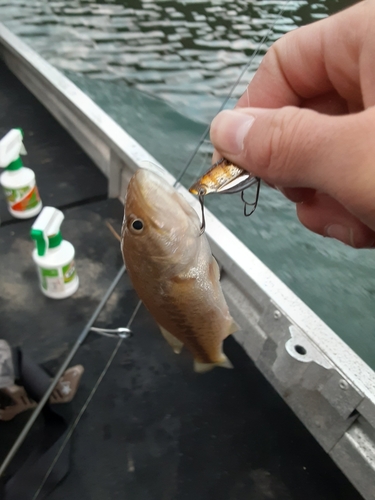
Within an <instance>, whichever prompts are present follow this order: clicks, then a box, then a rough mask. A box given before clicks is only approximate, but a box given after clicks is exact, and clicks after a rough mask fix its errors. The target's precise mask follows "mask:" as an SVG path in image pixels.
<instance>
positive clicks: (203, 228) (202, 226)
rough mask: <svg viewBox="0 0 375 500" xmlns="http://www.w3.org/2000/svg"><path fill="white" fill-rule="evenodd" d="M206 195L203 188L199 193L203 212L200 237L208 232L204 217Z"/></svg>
mask: <svg viewBox="0 0 375 500" xmlns="http://www.w3.org/2000/svg"><path fill="white" fill-rule="evenodd" d="M204 195H205V190H204V189H203V188H201V189H200V190H199V193H198V199H199V203H200V205H201V210H202V225H201V229H200V233H199V236H201V235H202V234H203V233H204V232H205V230H206V219H205V217H204Z"/></svg>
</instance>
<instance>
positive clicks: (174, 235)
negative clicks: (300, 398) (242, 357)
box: [122, 169, 238, 372]
mask: <svg viewBox="0 0 375 500" xmlns="http://www.w3.org/2000/svg"><path fill="white" fill-rule="evenodd" d="M122 253H123V257H124V261H125V265H126V268H127V271H128V273H129V276H130V279H131V281H132V284H133V286H134V289H135V291H136V292H137V294H138V296H139V298H140V299H141V300H142V302H143V303H144V305H145V306H146V308H147V309H148V310H149V311H150V313H151V315H152V316H153V317H154V319H155V320H156V321H157V323H158V325H159V327H160V329H161V332H162V334H163V336H164V337H165V338H166V340H167V341H168V342H169V343H170V344H171V345H172V347H173V349H174V351H175V352H180V351H181V349H182V346H183V344H185V346H186V347H187V349H188V350H189V351H190V352H191V353H192V354H193V356H194V369H195V371H197V372H204V371H207V370H209V369H211V368H213V367H214V366H224V367H231V365H230V362H229V360H228V359H227V357H226V356H225V354H224V353H223V350H222V342H223V340H224V339H225V338H226V337H227V336H228V335H230V334H231V333H233V332H234V331H236V330H237V329H238V327H237V325H236V324H235V322H234V321H233V318H232V317H231V315H230V312H229V309H228V305H227V303H226V301H225V298H224V295H223V292H222V290H221V286H220V281H219V280H220V273H219V266H218V264H217V262H216V260H215V258H214V257H213V255H212V253H211V249H210V246H209V244H208V240H207V237H206V235H205V234H202V235H201V234H200V221H199V218H198V215H197V214H196V212H195V210H194V209H193V208H192V207H191V206H190V205H189V204H188V203H187V201H186V200H185V199H184V198H183V197H182V196H181V195H180V194H179V193H178V192H177V191H176V190H175V189H174V188H173V187H172V186H170V185H169V184H168V183H167V182H166V181H165V180H164V179H163V178H162V177H160V176H159V175H157V174H156V173H154V172H151V171H150V170H146V169H140V170H138V171H137V172H136V173H135V174H134V176H133V177H132V179H131V180H130V183H129V186H128V191H127V197H126V205H125V217H124V223H123V229H122Z"/></svg>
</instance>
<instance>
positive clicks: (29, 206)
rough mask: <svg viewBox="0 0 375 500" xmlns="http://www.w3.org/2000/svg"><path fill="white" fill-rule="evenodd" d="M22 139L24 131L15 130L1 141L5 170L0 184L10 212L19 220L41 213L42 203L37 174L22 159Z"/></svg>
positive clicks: (0, 151) (0, 150)
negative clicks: (37, 184)
mask: <svg viewBox="0 0 375 500" xmlns="http://www.w3.org/2000/svg"><path fill="white" fill-rule="evenodd" d="M22 139H23V133H22V130H21V129H19V128H14V129H12V130H11V131H10V132H8V133H7V134H6V135H5V136H4V137H3V138H2V139H1V141H0V167H2V168H5V172H4V173H3V174H1V176H0V184H1V185H2V186H3V189H4V192H5V197H6V199H7V203H8V209H9V212H10V213H11V214H12V215H13V216H14V217H17V218H18V219H28V218H29V217H34V216H35V215H37V214H38V213H39V212H40V210H41V208H42V202H41V201H40V196H39V192H38V188H37V186H36V183H35V174H34V172H33V171H32V170H31V169H30V168H27V167H24V166H23V164H22V160H21V158H20V155H21V154H26V149H25V147H24V145H23V143H22Z"/></svg>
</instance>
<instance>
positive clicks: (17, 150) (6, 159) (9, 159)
mask: <svg viewBox="0 0 375 500" xmlns="http://www.w3.org/2000/svg"><path fill="white" fill-rule="evenodd" d="M22 139H23V131H22V129H20V128H13V129H12V130H10V132H8V133H7V134H6V135H5V136H4V137H3V138H2V139H1V141H0V167H2V168H6V169H7V170H18V169H19V168H22V167H23V164H22V160H21V158H20V155H21V154H23V155H25V154H26V149H25V146H24V145H23V142H22Z"/></svg>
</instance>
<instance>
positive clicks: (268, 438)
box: [0, 63, 361, 500]
mask: <svg viewBox="0 0 375 500" xmlns="http://www.w3.org/2000/svg"><path fill="white" fill-rule="evenodd" d="M0 73H1V79H0V134H1V136H2V135H4V133H5V132H6V131H7V130H8V129H9V128H11V127H16V126H18V127H23V128H24V129H25V143H26V147H27V149H28V151H29V157H28V158H27V164H28V165H30V166H32V167H33V168H34V170H35V172H36V174H37V181H38V184H39V188H40V192H41V196H42V199H43V201H44V204H53V205H54V206H58V207H62V208H64V213H65V217H66V219H65V221H64V223H63V227H62V230H63V235H64V237H65V238H66V239H67V240H69V241H71V242H72V243H73V244H74V246H75V248H76V264H77V270H78V274H79V278H80V288H79V290H78V291H77V293H76V294H75V295H74V296H73V297H71V298H69V299H66V300H62V301H54V300H51V299H47V298H46V297H44V296H43V295H42V294H41V293H40V292H39V288H38V282H37V276H36V272H35V268H34V265H33V263H32V260H31V251H32V248H33V244H32V242H31V241H30V239H29V230H30V226H31V223H32V221H30V220H27V221H18V220H14V219H11V218H10V217H8V216H6V215H5V208H4V200H3V199H1V201H0V204H1V218H2V221H3V222H4V221H5V223H4V224H3V225H2V227H0V252H1V258H0V273H1V284H0V317H1V338H5V339H6V340H8V341H9V343H10V344H11V345H13V346H17V345H19V346H21V347H22V349H24V351H25V352H27V353H28V354H29V355H30V356H32V357H33V359H35V361H37V362H38V363H40V364H42V365H43V366H44V367H45V368H46V369H47V370H49V371H50V373H51V375H52V374H53V373H54V372H55V371H56V370H57V368H58V366H59V363H61V361H62V360H63V359H64V357H65V356H66V355H67V353H68V352H69V349H70V348H71V347H72V345H73V343H74V341H75V340H76V338H77V337H78V335H79V334H80V332H81V330H82V328H83V327H84V325H85V323H86V322H87V321H88V319H89V317H90V316H91V314H92V313H93V311H94V309H95V307H96V306H97V305H98V303H99V301H100V299H101V297H102V296H103V295H104V293H105V291H106V289H107V288H108V286H109V284H110V283H111V281H112V280H113V278H114V277H115V275H116V274H117V272H118V270H119V269H120V267H121V265H122V259H121V255H120V251H119V243H118V241H117V240H116V238H115V237H114V236H113V234H112V233H111V232H110V230H109V228H108V225H107V224H108V222H109V223H110V224H112V226H113V227H114V228H115V230H116V231H119V230H120V224H121V220H122V212H123V209H122V205H121V203H120V202H119V201H117V200H107V199H105V196H106V180H105V178H104V177H103V175H102V174H101V173H100V172H99V171H98V170H97V169H96V168H95V167H94V165H93V164H92V162H91V161H90V160H89V159H88V158H87V157H86V156H85V154H84V153H83V152H82V150H81V149H80V148H79V147H78V146H77V145H76V144H75V143H74V141H72V140H71V138H70V137H69V135H68V134H67V133H66V132H65V131H64V130H63V129H62V128H61V127H60V125H59V124H58V123H57V122H56V121H55V120H54V119H53V118H52V117H51V116H50V115H49V113H48V112H47V111H46V110H45V109H44V108H43V106H42V105H41V104H40V103H39V102H38V101H37V100H36V99H35V98H34V97H33V96H32V95H31V94H30V93H29V92H28V91H27V89H26V88H25V87H23V85H22V84H20V83H19V82H18V81H17V79H16V78H15V77H14V76H13V75H12V74H11V73H10V72H9V71H8V70H7V68H6V67H5V66H4V65H3V64H2V63H1V64H0ZM25 163H26V161H25ZM137 302H138V300H137V297H136V295H135V293H134V290H133V289H132V287H131V284H130V282H129V280H128V278H127V276H126V275H124V277H123V278H122V279H121V280H120V282H119V284H118V285H117V287H116V289H115V291H114V293H113V294H112V296H111V297H110V299H109V300H108V301H107V303H106V306H105V308H104V309H103V311H102V313H101V314H100V316H99V318H98V321H97V325H98V326H106V327H109V328H110V327H118V326H126V324H127V322H128V320H129V319H130V317H131V315H132V313H133V311H134V308H135V306H136V304H137ZM132 330H133V336H132V337H131V338H130V339H127V340H124V341H123V343H122V344H121V346H120V348H119V350H118V352H117V354H116V355H115V356H114V359H113V361H112V363H111V365H110V366H109V368H108V370H107V371H106V373H105V375H104V377H103V379H102V381H101V383H100V384H99V385H98V387H97V390H95V391H94V389H95V388H96V384H97V382H98V380H99V377H100V375H101V374H102V372H103V370H104V369H105V367H106V365H107V364H108V362H109V359H110V357H111V355H112V353H113V351H114V349H115V347H116V343H117V340H115V339H110V338H104V337H100V336H98V335H97V334H94V333H90V334H89V336H88V338H87V340H86V342H85V343H84V345H83V346H82V347H81V348H80V349H79V351H78V353H77V354H76V356H75V358H74V359H73V361H72V364H76V363H82V364H83V365H84V367H85V373H84V375H83V377H82V381H81V385H80V388H79V391H78V393H77V395H76V397H75V398H74V400H73V401H72V403H70V404H69V406H70V407H71V410H72V414H73V417H72V421H73V420H74V418H75V416H77V415H78V413H79V412H80V410H81V409H82V408H83V407H84V405H85V404H86V402H87V398H88V397H89V396H90V395H91V396H92V399H91V401H90V402H89V404H88V406H87V408H86V409H85V411H84V412H83V413H82V418H81V420H80V421H79V423H78V425H77V427H76V429H75V432H74V434H73V437H72V444H73V447H72V454H71V462H72V463H71V469H70V472H69V474H68V476H67V477H66V478H65V479H64V480H63V482H62V483H61V484H60V485H58V486H57V488H56V489H55V490H54V492H53V493H52V494H51V495H49V497H48V498H50V499H51V500H66V499H67V498H69V499H72V500H74V499H79V500H86V499H87V500H89V499H90V500H96V499H98V500H99V499H100V500H105V499H120V498H121V499H122V498H127V499H129V500H159V499H160V500H167V499H170V500H172V499H176V500H177V499H178V500H185V499H186V500H191V499H192V498H194V499H195V500H207V499H211V498H216V499H217V500H245V499H251V500H269V499H277V500H302V499H303V500H316V499H319V500H334V499H335V500H346V499H348V500H349V499H350V500H356V499H360V498H361V497H360V495H359V494H358V493H357V492H356V491H355V489H354V488H353V487H352V486H351V485H350V483H349V482H348V480H347V479H346V478H345V477H344V475H343V474H342V473H341V472H340V471H339V470H338V468H337V467H336V466H335V464H334V463H333V462H332V461H331V459H330V458H329V457H328V456H327V455H326V453H325V452H324V451H323V450H322V449H321V447H320V446H319V445H318V444H317V443H316V442H315V440H314V439H313V438H312V437H311V435H310V434H309V432H308V431H307V430H306V429H305V428H304V426H303V425H302V424H301V422H300V421H299V420H298V419H297V417H296V416H295V415H294V414H293V412H292V411H291V410H290V409H289V408H288V406H287V405H286V404H285V403H284V402H283V400H282V399H281V398H280V397H279V396H278V395H277V393H276V392H275V391H274V390H273V388H272V387H271V386H270V384H269V383H268V382H267V381H266V380H265V379H264V377H263V376H262V375H261V374H260V372H259V371H258V370H257V369H256V367H255V366H254V364H253V363H252V362H251V360H250V359H249V358H248V356H247V355H246V354H245V352H244V351H243V350H242V348H241V347H240V346H239V345H238V344H237V343H236V341H235V340H234V339H233V338H229V339H227V340H226V342H225V351H226V353H227V355H228V357H229V358H230V360H231V361H232V363H233V365H234V369H233V370H225V369H215V370H213V371H212V372H209V373H207V374H205V375H197V374H195V373H194V372H193V369H192V359H191V356H190V355H189V353H187V352H186V351H183V352H182V353H181V354H180V355H179V356H177V355H175V354H174V353H173V352H172V351H171V349H170V348H169V346H168V345H167V344H166V343H165V341H164V339H163V338H162V337H161V335H160V334H159V332H158V328H157V326H156V324H155V322H154V321H153V320H152V318H151V317H150V315H149V314H148V312H147V311H146V310H145V309H144V308H143V306H142V307H141V308H140V309H139V311H138V313H137V315H136V316H135V320H134V322H133V324H132ZM28 417H29V414H27V413H24V414H21V415H19V416H17V417H16V418H15V419H13V420H12V421H10V422H0V434H1V440H0V460H1V459H3V458H4V457H5V455H6V453H7V451H8V450H9V448H10V446H11V445H12V443H13V441H14V440H15V438H16V436H17V434H18V433H19V432H20V429H21V428H22V426H23V425H24V424H25V422H26V420H27V418H28ZM40 425H41V423H40V421H39V420H38V421H37V423H36V425H35V427H34V429H33V430H32V431H31V433H30V438H29V439H28V440H27V441H26V443H25V445H24V446H23V447H21V449H20V451H19V453H18V454H17V456H16V458H15V459H14V461H13V463H12V464H11V466H10V467H9V470H8V472H9V473H10V474H12V473H14V472H15V470H16V469H17V467H18V465H19V464H20V463H22V462H23V461H24V460H25V457H26V456H27V454H28V453H29V452H30V443H31V442H32V436H33V433H35V432H36V430H37V429H38V426H39V427H40Z"/></svg>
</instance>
